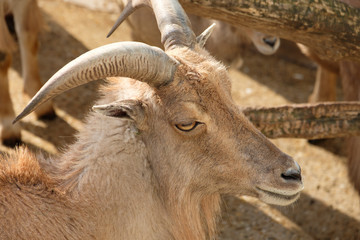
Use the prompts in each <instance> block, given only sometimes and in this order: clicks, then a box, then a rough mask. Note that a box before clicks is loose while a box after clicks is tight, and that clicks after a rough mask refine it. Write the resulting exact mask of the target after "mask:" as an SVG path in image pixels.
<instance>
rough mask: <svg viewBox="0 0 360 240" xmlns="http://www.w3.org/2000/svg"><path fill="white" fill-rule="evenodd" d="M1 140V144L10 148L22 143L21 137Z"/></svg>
mask: <svg viewBox="0 0 360 240" xmlns="http://www.w3.org/2000/svg"><path fill="white" fill-rule="evenodd" d="M2 142H3V145H5V146H7V147H10V148H15V147H18V146H20V145H21V144H22V141H21V138H9V139H3V141H2Z"/></svg>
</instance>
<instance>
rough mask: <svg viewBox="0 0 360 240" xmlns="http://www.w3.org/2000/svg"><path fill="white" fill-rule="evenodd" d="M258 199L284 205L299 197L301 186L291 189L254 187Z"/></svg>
mask: <svg viewBox="0 0 360 240" xmlns="http://www.w3.org/2000/svg"><path fill="white" fill-rule="evenodd" d="M256 190H257V192H258V193H259V199H260V200H261V201H263V202H265V203H268V204H274V205H280V206H286V205H289V204H291V203H293V202H295V201H296V200H297V199H298V198H299V197H300V191H301V190H302V188H300V189H297V190H291V191H284V190H275V189H264V188H259V187H257V188H256Z"/></svg>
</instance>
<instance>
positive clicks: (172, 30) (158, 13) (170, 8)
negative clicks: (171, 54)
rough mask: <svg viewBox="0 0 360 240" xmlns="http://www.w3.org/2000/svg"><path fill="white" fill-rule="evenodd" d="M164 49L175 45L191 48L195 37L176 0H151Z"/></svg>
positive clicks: (186, 17)
mask: <svg viewBox="0 0 360 240" xmlns="http://www.w3.org/2000/svg"><path fill="white" fill-rule="evenodd" d="M151 6H152V8H153V10H154V13H155V17H156V22H157V25H158V27H159V30H160V32H161V42H162V44H163V45H164V48H165V51H166V50H168V49H170V48H174V47H176V46H180V47H181V46H186V47H189V48H193V47H194V45H195V43H196V37H195V34H194V32H193V30H192V29H191V27H190V26H191V23H190V20H189V18H188V16H187V15H186V13H185V11H184V9H183V8H182V7H181V5H180V3H179V1H178V0H166V1H165V0H151Z"/></svg>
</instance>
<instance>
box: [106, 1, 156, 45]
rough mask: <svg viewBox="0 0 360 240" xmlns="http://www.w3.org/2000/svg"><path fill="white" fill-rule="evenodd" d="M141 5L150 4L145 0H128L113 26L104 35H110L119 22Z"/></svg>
mask: <svg viewBox="0 0 360 240" xmlns="http://www.w3.org/2000/svg"><path fill="white" fill-rule="evenodd" d="M143 6H149V7H150V4H149V3H148V1H146V0H129V2H128V3H127V4H126V6H125V7H124V10H123V11H122V12H121V14H120V17H119V18H118V19H117V20H116V22H115V24H114V26H113V27H112V28H111V30H110V31H109V33H108V34H107V35H106V37H107V38H108V37H110V36H111V34H113V32H115V30H116V29H117V28H118V27H119V26H120V24H121V23H122V22H123V21H124V20H125V19H126V18H127V17H129V16H130V15H131V14H132V13H133V12H134V11H135V10H136V9H138V8H141V7H143Z"/></svg>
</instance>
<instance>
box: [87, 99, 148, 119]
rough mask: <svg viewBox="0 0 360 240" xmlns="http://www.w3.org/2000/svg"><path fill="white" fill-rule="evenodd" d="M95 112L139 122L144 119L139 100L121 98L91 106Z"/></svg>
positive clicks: (141, 104) (143, 110)
mask: <svg viewBox="0 0 360 240" xmlns="http://www.w3.org/2000/svg"><path fill="white" fill-rule="evenodd" d="M92 109H93V110H94V111H95V112H98V113H101V114H103V115H105V116H109V117H115V118H126V119H131V120H133V121H136V122H139V121H141V120H143V119H144V116H145V109H144V105H143V103H142V102H141V101H139V100H121V101H116V102H112V103H109V104H104V105H95V106H93V107H92Z"/></svg>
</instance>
